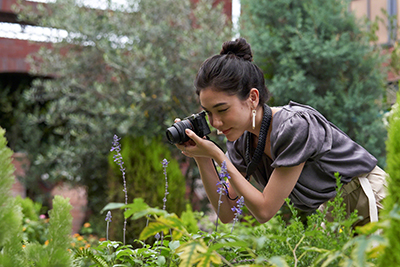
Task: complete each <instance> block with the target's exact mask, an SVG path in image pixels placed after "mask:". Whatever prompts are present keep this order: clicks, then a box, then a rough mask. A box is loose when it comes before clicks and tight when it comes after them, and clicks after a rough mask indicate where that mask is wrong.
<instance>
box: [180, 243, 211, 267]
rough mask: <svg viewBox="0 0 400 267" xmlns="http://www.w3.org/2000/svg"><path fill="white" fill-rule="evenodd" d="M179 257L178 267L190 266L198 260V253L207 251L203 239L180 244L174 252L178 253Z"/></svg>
mask: <svg viewBox="0 0 400 267" xmlns="http://www.w3.org/2000/svg"><path fill="white" fill-rule="evenodd" d="M180 252H182V253H181V254H180V255H179V258H180V259H181V260H182V261H181V264H180V265H179V267H192V266H193V265H194V264H196V263H197V262H199V261H200V259H199V257H200V253H206V252H207V246H206V244H205V243H204V240H202V239H200V240H193V241H190V242H187V243H185V244H182V245H181V246H180V247H179V248H178V249H177V250H176V253H180Z"/></svg>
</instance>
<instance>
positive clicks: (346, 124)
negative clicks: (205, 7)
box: [240, 0, 387, 166]
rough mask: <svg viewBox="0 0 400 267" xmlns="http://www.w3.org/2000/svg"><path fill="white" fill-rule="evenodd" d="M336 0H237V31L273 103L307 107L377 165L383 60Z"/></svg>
mask: <svg viewBox="0 0 400 267" xmlns="http://www.w3.org/2000/svg"><path fill="white" fill-rule="evenodd" d="M349 2H350V1H343V0H329V1H320V0H303V1H297V0H264V1H252V0H242V1H241V4H242V10H243V16H241V18H240V21H241V24H242V26H243V27H242V31H241V33H242V36H244V37H246V38H247V39H248V41H249V42H250V43H251V44H252V48H253V51H254V60H255V61H256V62H257V64H258V65H259V66H260V68H262V69H263V71H264V73H265V76H266V83H267V86H268V88H269V89H270V90H271V92H272V95H273V99H272V100H273V102H274V105H285V104H287V103H288V102H289V100H293V101H296V102H300V103H303V104H307V105H310V106H312V107H314V108H316V109H317V110H318V111H320V112H321V113H322V114H324V115H325V116H326V117H327V118H328V119H329V120H330V121H332V122H333V123H334V124H336V125H337V126H338V127H339V128H341V129H342V130H343V131H344V132H346V133H347V134H348V135H349V136H350V137H351V138H352V139H354V140H355V141H356V142H358V143H359V144H361V145H363V146H364V147H365V148H367V150H368V151H370V152H371V153H372V154H373V155H374V156H375V157H377V158H378V159H379V164H380V165H381V166H385V142H384V139H385V136H386V131H385V128H384V127H383V123H382V120H381V119H382V116H381V114H382V111H384V110H385V109H386V108H387V107H386V106H385V105H384V103H383V101H382V99H384V98H385V97H384V95H385V84H386V80H385V79H386V74H385V72H384V71H383V70H382V69H381V68H379V66H382V63H383V62H384V60H385V57H384V56H382V53H381V48H380V47H379V46H373V45H371V43H370V42H369V41H370V40H369V39H368V38H367V36H366V33H365V32H364V31H363V27H364V28H366V27H365V26H364V25H360V24H359V23H358V21H357V20H356V18H355V16H354V14H352V13H351V12H350V11H349V10H348V5H349Z"/></svg>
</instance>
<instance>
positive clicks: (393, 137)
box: [379, 92, 400, 266]
mask: <svg viewBox="0 0 400 267" xmlns="http://www.w3.org/2000/svg"><path fill="white" fill-rule="evenodd" d="M399 107H400V93H399V92H397V103H396V104H395V105H394V106H393V108H392V111H391V115H390V117H389V130H388V140H387V143H386V145H387V172H388V174H389V177H388V179H387V182H388V185H387V190H388V196H387V197H386V198H385V199H384V201H383V206H384V209H383V213H384V217H386V218H388V221H389V222H390V223H389V224H388V225H387V229H385V236H386V237H387V239H388V245H387V246H386V248H385V251H384V253H382V256H381V257H380V260H381V262H380V265H379V266H397V265H399V264H400V255H399V254H398V253H396V252H397V251H399V248H400V242H399V237H400V231H399V227H397V225H398V221H399V217H398V216H399V203H400V193H399V189H400V188H399V187H400V186H399V185H400V140H399V131H400V108H399Z"/></svg>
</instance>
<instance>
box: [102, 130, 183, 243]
mask: <svg viewBox="0 0 400 267" xmlns="http://www.w3.org/2000/svg"><path fill="white" fill-rule="evenodd" d="M121 147H122V150H121V154H122V157H123V161H124V167H125V169H126V170H125V172H126V183H127V192H128V196H129V197H134V198H143V199H144V200H145V201H146V203H149V205H151V206H154V207H156V206H158V205H162V203H163V198H164V194H165V180H164V179H163V175H162V174H163V166H162V164H161V162H162V160H163V159H164V158H171V156H170V151H169V149H168V147H167V146H166V144H165V143H163V142H162V141H161V138H153V139H150V140H148V139H146V138H145V137H138V138H132V137H125V138H123V139H122V140H121ZM112 154H113V153H111V154H110V156H109V164H110V166H111V170H110V172H109V176H108V188H109V190H108V198H109V199H108V200H109V202H119V203H124V202H125V195H124V192H123V184H122V177H121V176H122V175H121V171H120V167H119V166H118V165H117V164H115V163H114V162H113V157H112ZM168 179H169V181H168V191H169V194H168V196H167V199H168V202H167V210H168V211H169V212H173V213H176V214H180V213H181V212H182V211H183V210H184V208H185V179H184V177H183V175H182V172H181V170H180V168H179V164H178V162H177V161H175V160H171V162H170V163H169V165H168ZM131 201H132V199H130V200H129V202H131ZM129 202H128V203H129ZM169 204H170V205H169ZM112 225H113V227H111V228H110V239H112V240H122V239H123V238H122V225H123V214H122V212H113V221H112ZM117 225H118V226H121V227H117ZM145 225H146V220H145V219H142V220H138V221H137V222H135V223H131V224H129V225H128V227H127V241H128V243H132V242H133V240H134V239H136V238H137V237H138V236H139V234H140V232H141V231H142V230H143V228H144V227H145Z"/></svg>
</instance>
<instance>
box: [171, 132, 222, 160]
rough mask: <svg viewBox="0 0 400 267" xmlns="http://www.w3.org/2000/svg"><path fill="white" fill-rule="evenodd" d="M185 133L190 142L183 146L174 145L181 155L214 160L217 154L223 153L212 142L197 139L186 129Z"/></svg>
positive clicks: (196, 136)
mask: <svg viewBox="0 0 400 267" xmlns="http://www.w3.org/2000/svg"><path fill="white" fill-rule="evenodd" d="M185 133H186V135H187V136H188V137H189V138H190V140H189V141H187V142H185V143H184V144H177V145H176V146H177V147H178V148H179V149H180V150H182V153H183V154H184V155H185V156H188V157H192V158H201V157H206V158H212V159H215V158H216V157H217V155H218V153H223V152H222V151H221V150H220V149H219V148H218V147H217V146H216V145H215V144H214V143H213V142H211V141H209V140H207V139H205V138H201V137H199V136H198V135H196V134H195V133H194V132H193V131H192V130H190V129H186V130H185Z"/></svg>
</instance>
